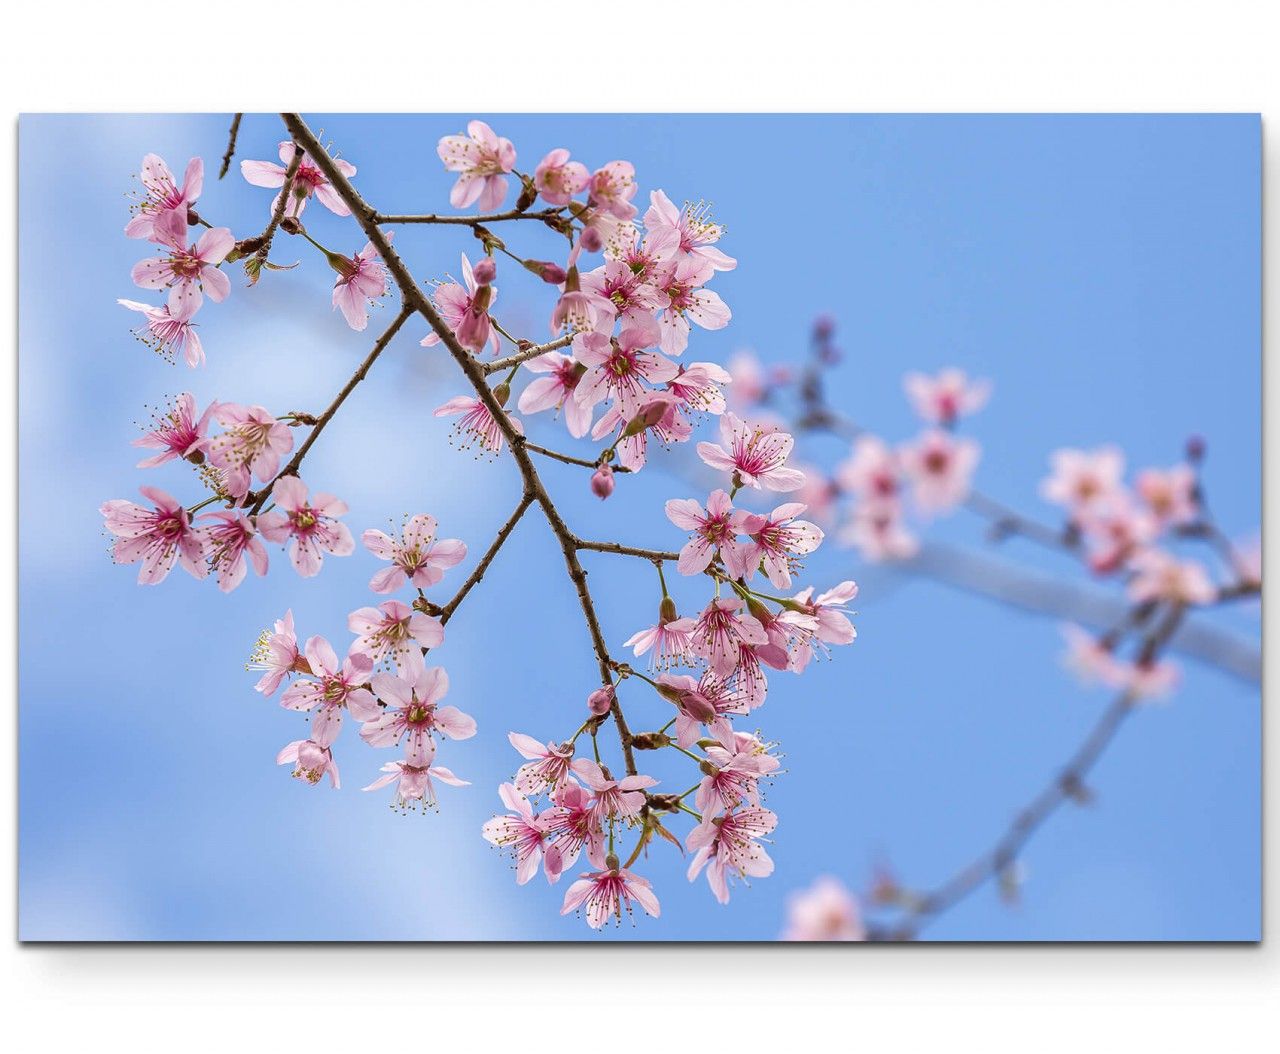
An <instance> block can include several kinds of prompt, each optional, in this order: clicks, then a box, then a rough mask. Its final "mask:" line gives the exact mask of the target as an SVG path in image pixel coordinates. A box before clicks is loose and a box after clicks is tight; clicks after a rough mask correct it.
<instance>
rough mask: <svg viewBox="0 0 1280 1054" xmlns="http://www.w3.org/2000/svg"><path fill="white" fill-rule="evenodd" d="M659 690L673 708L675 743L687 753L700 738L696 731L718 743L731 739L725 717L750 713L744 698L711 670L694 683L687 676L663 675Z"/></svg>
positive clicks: (731, 732) (660, 677)
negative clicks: (704, 730) (704, 728)
mask: <svg viewBox="0 0 1280 1054" xmlns="http://www.w3.org/2000/svg"><path fill="white" fill-rule="evenodd" d="M658 684H659V685H660V686H661V687H660V688H659V689H658V691H659V693H660V694H661V695H662V696H663V698H665V699H668V700H669V701H671V702H672V703H674V704H675V706H676V743H677V744H678V745H679V746H681V747H683V748H684V749H685V750H688V749H689V748H690V747H692V746H693V744H694V743H695V742H696V741H697V739H698V738H699V730H700V729H701V728H702V727H703V726H706V729H707V732H708V733H709V734H710V735H712V736H714V737H716V738H717V739H721V740H725V741H728V740H732V738H733V727H732V726H731V725H730V723H729V719H728V717H727V716H726V715H728V714H746V713H750V711H751V706H750V704H749V702H748V701H747V699H746V697H745V696H744V695H743V694H742V693H740V692H737V691H735V690H734V689H732V688H730V687H729V685H727V684H726V683H725V682H724V681H722V680H720V679H719V678H718V677H716V676H715V674H713V673H712V672H711V671H709V670H708V671H707V672H705V673H704V674H703V675H702V678H701V680H696V681H695V680H694V679H693V678H692V677H690V676H688V675H687V674H677V673H664V674H662V675H661V676H659V678H658Z"/></svg>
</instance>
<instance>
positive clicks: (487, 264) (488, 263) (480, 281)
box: [471, 256, 498, 285]
mask: <svg viewBox="0 0 1280 1054" xmlns="http://www.w3.org/2000/svg"><path fill="white" fill-rule="evenodd" d="M497 276H498V265H497V264H496V263H494V262H493V257H492V256H486V257H484V258H482V259H481V260H480V261H479V262H478V263H477V264H476V265H475V267H473V268H471V277H472V278H474V279H475V281H476V285H488V284H489V283H490V282H492V281H493V280H494V279H495V278H496V277H497Z"/></svg>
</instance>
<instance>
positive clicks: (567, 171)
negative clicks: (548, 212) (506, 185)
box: [533, 147, 591, 205]
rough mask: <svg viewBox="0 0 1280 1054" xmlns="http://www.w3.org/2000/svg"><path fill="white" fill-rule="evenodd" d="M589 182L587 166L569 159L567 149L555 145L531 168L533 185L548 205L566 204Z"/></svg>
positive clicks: (589, 175)
mask: <svg viewBox="0 0 1280 1054" xmlns="http://www.w3.org/2000/svg"><path fill="white" fill-rule="evenodd" d="M590 182H591V174H590V173H589V172H588V171H587V166H586V165H584V164H582V162H580V161H570V160H569V151H568V150H565V149H563V148H560V147H557V148H556V149H555V150H552V151H551V152H550V153H549V154H547V156H546V157H544V158H543V159H542V160H541V161H539V162H538V167H537V168H535V169H534V170H533V185H534V186H535V187H536V188H537V190H538V193H539V194H541V195H542V200H543V201H545V202H547V204H549V205H568V204H569V199H570V198H572V197H573V196H574V195H575V194H577V193H579V192H580V191H582V190H584V189H585V188H586V186H587V184H588V183H590Z"/></svg>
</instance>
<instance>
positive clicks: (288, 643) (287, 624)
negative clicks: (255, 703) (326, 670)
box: [245, 610, 311, 695]
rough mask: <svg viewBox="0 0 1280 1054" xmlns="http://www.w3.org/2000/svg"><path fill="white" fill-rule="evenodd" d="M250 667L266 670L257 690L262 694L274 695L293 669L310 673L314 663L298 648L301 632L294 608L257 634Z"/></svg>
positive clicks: (251, 668)
mask: <svg viewBox="0 0 1280 1054" xmlns="http://www.w3.org/2000/svg"><path fill="white" fill-rule="evenodd" d="M245 668H246V669H249V670H262V671H264V672H263V674H262V677H261V678H259V680H258V683H257V684H255V685H254V686H253V688H254V691H256V692H261V693H262V694H263V695H273V694H274V693H275V690H276V689H277V688H279V687H280V682H281V681H283V680H284V679H285V678H286V677H288V676H290V675H291V674H294V673H310V672H311V667H310V665H309V664H308V663H307V661H306V659H304V658H303V657H302V655H301V653H300V652H299V651H298V636H297V634H296V633H295V632H294V629H293V611H292V610H289V611H286V612H285V613H284V618H282V619H276V622H275V626H274V629H273V630H268V631H267V632H265V633H263V634H262V636H261V637H259V638H258V643H257V645H256V646H255V647H254V650H253V655H252V657H251V658H250V659H249V664H248V665H247V666H246V667H245Z"/></svg>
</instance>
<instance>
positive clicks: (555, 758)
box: [507, 732, 573, 794]
mask: <svg viewBox="0 0 1280 1054" xmlns="http://www.w3.org/2000/svg"><path fill="white" fill-rule="evenodd" d="M507 739H508V740H509V741H510V742H511V745H512V746H513V747H515V748H516V750H517V751H519V753H520V756H521V757H524V758H528V759H529V761H528V764H525V765H521V766H520V770H519V771H518V772H517V773H516V778H515V786H516V789H517V790H518V791H520V792H521V793H522V794H540V793H542V792H543V791H551V792H555V791H557V790H559V789H560V788H561V787H563V786H564V785H565V784H566V783H567V782H568V781H569V778H570V777H569V770H570V767H571V766H572V764H573V744H572V743H547V744H545V745H544V744H542V743H539V742H538V741H537V740H536V739H534V738H533V736H526V735H525V734H524V733H523V732H509V733H507Z"/></svg>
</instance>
